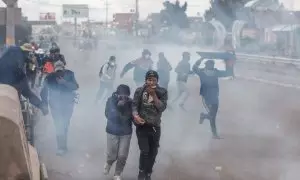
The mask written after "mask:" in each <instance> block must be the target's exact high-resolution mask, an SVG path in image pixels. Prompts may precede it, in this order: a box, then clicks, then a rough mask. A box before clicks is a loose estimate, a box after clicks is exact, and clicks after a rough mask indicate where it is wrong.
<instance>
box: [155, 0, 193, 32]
mask: <svg viewBox="0 0 300 180" xmlns="http://www.w3.org/2000/svg"><path fill="white" fill-rule="evenodd" d="M163 5H164V9H163V10H161V12H160V16H161V21H162V23H164V24H165V25H167V26H177V27H179V28H187V27H189V21H188V18H187V15H186V10H187V7H188V4H187V2H185V3H184V4H183V5H182V6H180V3H179V1H178V0H177V1H176V2H175V3H171V2H170V1H165V2H164V3H163Z"/></svg>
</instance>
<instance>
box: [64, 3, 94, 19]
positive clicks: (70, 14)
mask: <svg viewBox="0 0 300 180" xmlns="http://www.w3.org/2000/svg"><path fill="white" fill-rule="evenodd" d="M62 8H63V17H64V18H74V17H77V18H88V17H89V7H88V5H86V4H63V6H62Z"/></svg>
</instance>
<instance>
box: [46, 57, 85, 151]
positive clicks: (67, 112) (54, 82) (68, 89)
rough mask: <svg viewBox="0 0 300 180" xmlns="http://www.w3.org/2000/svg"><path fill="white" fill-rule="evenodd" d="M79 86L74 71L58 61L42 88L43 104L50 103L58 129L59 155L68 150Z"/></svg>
mask: <svg viewBox="0 0 300 180" xmlns="http://www.w3.org/2000/svg"><path fill="white" fill-rule="evenodd" d="M78 88H79V85H78V83H77V81H76V79H75V75H74V72H73V71H71V70H67V69H65V66H64V64H63V63H62V62H61V61H58V62H56V63H55V64H54V72H52V73H50V74H49V75H48V76H47V77H46V78H45V81H44V85H43V88H42V90H41V94H40V95H41V98H42V101H43V104H45V105H47V107H48V105H49V107H50V110H51V114H52V117H53V121H54V126H55V129H56V141H57V155H64V154H65V153H66V152H67V150H68V148H67V139H68V129H69V125H70V120H71V117H72V114H73V108H74V104H75V99H76V92H75V91H76V90H77V89H78Z"/></svg>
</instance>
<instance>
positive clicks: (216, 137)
mask: <svg viewBox="0 0 300 180" xmlns="http://www.w3.org/2000/svg"><path fill="white" fill-rule="evenodd" d="M212 138H213V139H222V138H221V137H220V136H219V135H213V137H212Z"/></svg>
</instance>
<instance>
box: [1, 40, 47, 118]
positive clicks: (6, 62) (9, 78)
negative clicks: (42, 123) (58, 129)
mask: <svg viewBox="0 0 300 180" xmlns="http://www.w3.org/2000/svg"><path fill="white" fill-rule="evenodd" d="M30 52H32V46H31V45H30V44H28V43H26V44H23V45H22V46H11V47H9V48H8V49H6V51H5V52H4V53H3V54H2V55H1V57H0V84H7V85H10V86H12V87H14V88H16V90H17V91H18V92H19V94H21V95H23V96H24V97H26V98H28V99H29V101H30V103H32V104H33V105H34V106H36V107H37V108H39V109H40V110H41V111H42V112H43V114H44V115H46V114H48V110H47V108H45V106H44V104H43V103H42V101H41V100H40V99H39V98H38V97H37V96H36V95H35V94H34V93H33V92H32V91H31V89H30V87H29V83H28V78H27V76H26V72H25V67H26V66H27V63H29V62H30V58H29V54H30Z"/></svg>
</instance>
